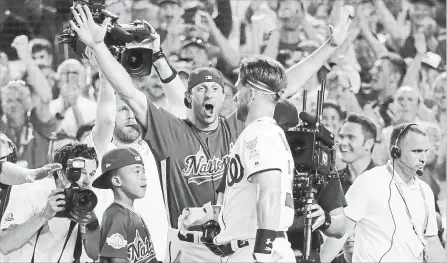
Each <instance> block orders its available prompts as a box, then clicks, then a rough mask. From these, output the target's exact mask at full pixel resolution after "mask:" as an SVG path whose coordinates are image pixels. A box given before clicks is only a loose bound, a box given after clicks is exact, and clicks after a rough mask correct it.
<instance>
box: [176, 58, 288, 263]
mask: <svg viewBox="0 0 447 263" xmlns="http://www.w3.org/2000/svg"><path fill="white" fill-rule="evenodd" d="M239 72H240V73H239V81H238V83H237V87H238V94H237V95H236V99H237V105H238V112H237V117H238V119H239V120H241V121H244V122H245V123H246V125H247V126H246V128H245V130H244V131H243V132H242V134H241V135H240V136H239V138H238V139H237V141H236V143H235V145H234V147H233V149H232V150H231V154H230V161H229V162H228V164H227V167H226V171H225V173H224V179H222V183H224V184H225V194H224V198H223V205H222V209H221V212H220V214H219V218H218V223H219V224H218V226H217V223H212V221H208V222H207V223H205V225H204V226H205V229H206V228H207V227H210V226H211V228H213V227H214V229H216V228H218V227H220V229H221V232H220V233H219V234H218V235H217V236H213V234H210V235H207V234H206V233H207V232H206V231H205V232H204V235H203V236H202V242H203V243H204V244H205V245H206V246H208V247H209V248H210V249H211V251H213V252H214V253H215V254H217V255H220V256H222V257H226V258H225V259H224V262H295V255H294V253H293V251H292V249H291V247H290V243H289V242H288V240H287V238H286V234H285V231H287V229H288V228H289V227H290V226H291V225H292V223H293V218H294V208H293V198H292V180H293V171H294V162H293V157H292V154H291V151H290V148H289V145H288V143H287V140H286V137H285V134H284V132H283V130H282V129H281V128H280V127H279V126H278V125H277V123H276V121H275V120H274V119H273V112H274V109H275V105H276V103H277V101H278V99H279V97H280V95H281V91H282V90H283V89H284V88H285V87H286V86H287V80H286V77H285V72H284V69H283V68H282V66H281V65H280V64H279V63H278V62H276V61H274V60H271V59H269V58H266V57H263V56H254V57H250V58H247V59H245V60H244V61H242V63H241V66H240V71H239ZM219 188H220V187H219ZM206 210H207V209H206V207H204V208H203V209H189V210H188V211H186V212H185V213H184V214H183V215H182V216H181V217H180V219H179V226H180V228H187V227H188V225H189V224H190V223H191V222H192V221H195V224H197V222H200V223H199V224H202V223H203V222H206V220H209V219H210V217H209V216H207V217H206V218H207V219H206V220H204V218H200V219H199V216H198V215H197V214H199V213H202V214H203V215H204V217H205V213H206ZM204 211H205V212H204ZM209 214H210V213H208V215H209ZM193 218H194V219H193ZM186 222H187V223H186ZM210 222H211V223H210ZM182 225H183V227H182ZM211 228H210V229H211ZM215 233H216V234H217V233H218V230H217V231H215Z"/></svg>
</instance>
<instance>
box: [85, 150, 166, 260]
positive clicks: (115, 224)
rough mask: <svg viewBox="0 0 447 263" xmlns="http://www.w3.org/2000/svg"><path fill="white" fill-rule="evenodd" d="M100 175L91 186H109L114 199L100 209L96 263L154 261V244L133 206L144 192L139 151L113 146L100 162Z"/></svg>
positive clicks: (144, 178) (142, 169)
mask: <svg viewBox="0 0 447 263" xmlns="http://www.w3.org/2000/svg"><path fill="white" fill-rule="evenodd" d="M101 168H102V169H101V170H102V172H103V173H102V174H101V175H100V176H99V177H98V178H97V179H96V180H95V181H94V182H93V187H96V188H99V189H112V191H113V194H114V196H115V200H114V202H113V203H112V204H111V205H110V206H109V207H108V208H107V210H106V211H105V212H104V215H103V218H102V224H101V237H100V241H99V251H100V253H99V262H101V263H110V262H132V263H156V262H157V259H156V257H155V251H154V247H153V245H152V241H151V237H150V234H149V232H148V230H147V227H146V225H145V224H144V221H143V219H142V218H141V216H140V215H139V214H137V213H136V212H135V211H134V209H133V203H134V200H135V199H138V198H143V197H144V195H145V192H146V176H145V172H144V165H143V161H142V158H141V156H140V154H139V153H138V152H137V151H136V150H135V149H133V148H124V147H122V148H116V149H113V150H110V151H109V152H107V153H106V154H105V155H104V156H103V158H102V161H101Z"/></svg>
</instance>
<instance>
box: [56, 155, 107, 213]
mask: <svg viewBox="0 0 447 263" xmlns="http://www.w3.org/2000/svg"><path fill="white" fill-rule="evenodd" d="M84 168H85V161H84V160H83V159H70V160H68V162H67V173H66V176H67V180H68V181H70V183H71V184H70V187H68V188H65V189H64V195H65V210H64V211H61V212H58V213H56V216H55V217H64V218H72V216H71V215H70V212H73V213H74V214H76V215H85V214H88V213H90V212H92V211H93V209H95V207H96V205H97V204H98V198H97V197H96V195H95V193H93V191H92V190H90V189H82V188H81V187H80V186H79V185H78V184H77V183H76V182H77V181H78V180H79V179H80V178H81V173H82V169H84Z"/></svg>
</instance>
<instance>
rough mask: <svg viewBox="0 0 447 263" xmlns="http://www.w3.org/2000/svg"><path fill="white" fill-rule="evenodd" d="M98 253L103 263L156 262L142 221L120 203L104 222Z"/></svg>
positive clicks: (114, 204)
mask: <svg viewBox="0 0 447 263" xmlns="http://www.w3.org/2000/svg"><path fill="white" fill-rule="evenodd" d="M99 251H100V252H99V257H100V260H99V262H101V263H108V262H110V258H120V259H127V260H128V261H129V262H131V263H156V262H157V259H156V257H155V251H154V247H153V245H152V240H151V236H150V234H149V232H148V230H147V228H146V225H145V224H144V222H143V219H142V218H141V217H140V216H139V215H138V214H136V213H135V212H134V211H132V210H130V209H128V208H126V207H124V206H122V205H120V204H117V203H113V204H111V205H110V206H109V208H107V210H106V211H105V213H104V216H103V218H102V224H101V237H100V240H99Z"/></svg>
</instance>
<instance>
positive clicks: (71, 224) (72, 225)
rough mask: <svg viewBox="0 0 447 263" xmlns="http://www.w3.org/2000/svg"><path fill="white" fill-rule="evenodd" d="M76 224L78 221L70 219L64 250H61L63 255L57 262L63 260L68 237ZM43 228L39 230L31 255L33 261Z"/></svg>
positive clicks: (32, 262)
mask: <svg viewBox="0 0 447 263" xmlns="http://www.w3.org/2000/svg"><path fill="white" fill-rule="evenodd" d="M75 226H76V222H74V221H70V227H69V228H68V233H67V237H66V238H65V242H64V246H63V247H62V252H61V255H60V256H59V259H58V260H57V263H59V262H60V261H61V258H62V254H64V250H65V247H66V246H67V242H68V239H70V236H71V233H72V232H73V229H74V228H75ZM42 229H43V226H42V227H41V228H39V230H37V236H36V242H35V243H34V249H33V256H32V257H31V263H34V254H35V253H36V246H37V240H39V236H40V233H41V232H42ZM78 234H79V231H78ZM78 238H79V237H78ZM76 243H78V242H76ZM76 245H78V244H76ZM75 249H76V246H75Z"/></svg>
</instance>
